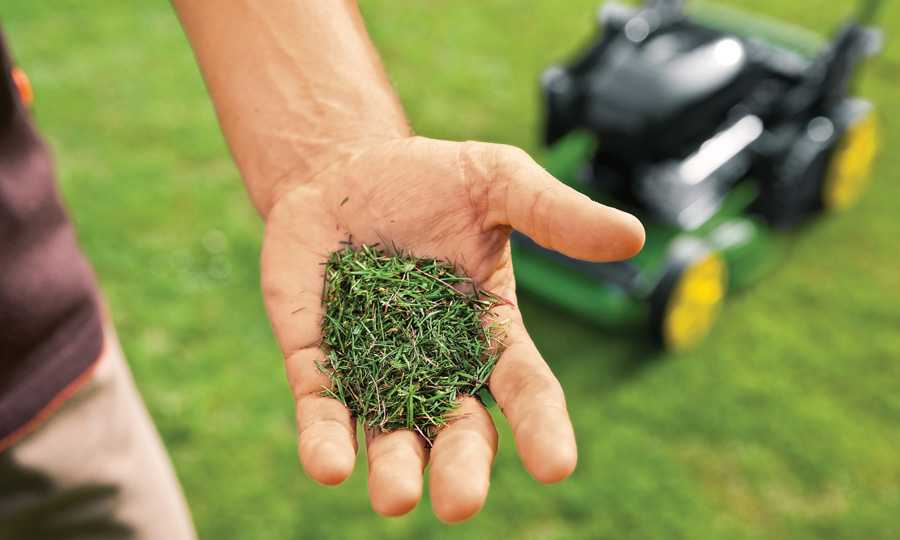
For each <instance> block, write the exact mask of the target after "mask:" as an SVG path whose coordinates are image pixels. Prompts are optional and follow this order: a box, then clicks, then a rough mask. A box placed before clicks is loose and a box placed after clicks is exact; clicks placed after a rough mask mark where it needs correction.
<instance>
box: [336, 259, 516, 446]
mask: <svg viewBox="0 0 900 540" xmlns="http://www.w3.org/2000/svg"><path fill="white" fill-rule="evenodd" d="M323 303H324V307H325V314H324V317H323V321H322V339H323V344H324V345H325V349H326V359H325V361H324V362H323V365H322V366H321V368H322V369H323V370H324V371H325V372H326V373H328V375H329V376H330V378H331V381H332V382H333V388H332V389H330V390H326V391H325V393H326V395H329V396H331V397H334V398H335V399H338V400H340V401H341V402H342V403H344V404H345V405H346V406H347V407H348V408H349V409H350V411H351V412H352V413H353V414H354V415H355V416H356V417H357V418H361V419H362V421H363V422H364V423H365V424H366V426H368V427H370V428H375V429H379V430H381V431H392V430H395V429H404V428H405V429H411V430H414V431H416V432H418V433H419V434H420V435H422V437H424V438H425V439H426V440H427V441H429V442H430V441H431V440H432V439H433V437H434V435H435V434H436V432H437V428H438V427H440V426H442V425H444V424H445V423H446V420H447V414H448V413H449V412H450V411H451V410H452V409H453V408H454V406H455V405H456V402H457V399H458V398H460V397H462V396H464V395H475V394H476V393H477V392H478V391H479V390H481V389H482V388H484V387H485V384H486V383H487V380H488V377H489V376H490V374H491V371H492V370H493V368H494V364H495V363H496V361H497V356H498V354H499V351H498V349H499V344H500V343H499V332H498V326H497V325H496V324H492V323H491V322H490V321H488V320H487V319H488V318H489V317H490V313H489V312H490V309H491V308H492V307H494V306H495V305H497V304H498V303H500V300H499V298H498V297H496V296H494V295H492V294H490V293H486V292H484V291H481V290H479V289H478V288H477V287H476V286H475V284H474V283H473V282H472V280H471V279H469V278H467V277H463V276H460V275H458V274H457V273H456V272H455V271H454V268H453V266H452V265H451V264H449V263H447V262H442V261H437V260H434V259H417V258H413V257H410V256H407V255H403V254H400V255H388V254H386V253H384V252H383V251H381V250H380V249H378V248H377V246H365V245H364V246H362V247H360V248H358V249H355V248H352V247H350V246H349V245H348V247H346V248H344V249H341V250H340V251H336V252H334V253H332V254H331V256H330V258H329V259H328V262H327V263H326V268H325V292H324V296H323Z"/></svg>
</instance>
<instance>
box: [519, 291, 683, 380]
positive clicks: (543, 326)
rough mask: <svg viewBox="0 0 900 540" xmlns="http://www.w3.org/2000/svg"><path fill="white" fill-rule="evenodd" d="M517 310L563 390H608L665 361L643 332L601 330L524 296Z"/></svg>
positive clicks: (569, 313)
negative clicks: (583, 388) (572, 388)
mask: <svg viewBox="0 0 900 540" xmlns="http://www.w3.org/2000/svg"><path fill="white" fill-rule="evenodd" d="M519 307H520V308H521V310H522V313H523V316H524V318H525V324H526V325H527V326H528V331H529V333H530V334H531V337H532V338H533V339H534V342H535V344H536V345H537V346H538V349H540V351H541V353H542V354H543V356H544V358H545V360H547V362H548V363H549V364H550V366H551V368H552V369H553V371H554V373H555V374H556V376H557V377H558V378H559V379H560V380H561V381H562V382H563V384H564V385H566V386H567V387H568V386H573V385H574V386H575V387H582V386H583V387H586V388H589V389H590V390H592V391H601V392H602V391H607V390H610V389H612V388H614V387H616V386H617V385H621V384H626V383H628V381H630V380H633V379H635V378H637V377H640V376H641V375H642V374H643V373H644V372H645V371H646V370H648V369H651V368H652V367H653V366H655V365H657V364H658V363H659V362H661V361H663V360H664V359H665V358H667V356H668V355H667V354H666V353H665V351H662V350H661V349H660V348H659V347H658V346H657V345H656V344H655V343H654V342H653V339H652V338H651V336H650V335H649V333H648V332H646V331H644V329H643V328H641V327H631V326H623V327H611V326H604V325H599V324H596V323H593V322H591V321H588V320H586V319H584V318H581V317H579V316H577V315H574V314H572V313H571V312H568V311H566V310H564V309H562V308H560V307H558V306H556V305H554V304H552V303H549V302H546V301H543V300H541V299H539V298H537V297H535V296H533V295H531V294H529V293H528V292H527V291H522V292H521V293H519Z"/></svg>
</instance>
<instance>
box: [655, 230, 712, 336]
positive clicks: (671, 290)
mask: <svg viewBox="0 0 900 540" xmlns="http://www.w3.org/2000/svg"><path fill="white" fill-rule="evenodd" d="M727 286H728V279H727V268H726V265H725V261H724V259H723V258H722V255H721V254H720V253H719V252H717V251H715V250H714V249H712V248H710V247H708V246H707V245H706V244H704V243H703V242H702V241H700V240H697V239H694V238H684V239H682V240H681V241H679V242H678V243H677V244H673V249H672V252H671V254H670V256H669V261H668V263H667V265H666V269H665V271H664V272H663V275H662V278H661V279H660V280H659V282H658V283H657V285H656V287H654V289H653V291H652V293H651V295H650V330H651V332H652V333H653V336H654V338H655V339H656V341H657V343H658V344H659V345H660V346H662V347H663V348H664V349H667V350H674V351H681V350H686V349H690V348H691V347H693V346H695V345H697V344H698V343H699V342H700V341H702V340H703V338H704V337H706V336H707V335H708V334H709V332H710V330H711V329H712V327H713V324H714V323H715V321H716V319H717V318H718V315H719V311H720V309H721V306H722V303H723V302H724V299H725V293H726V290H727Z"/></svg>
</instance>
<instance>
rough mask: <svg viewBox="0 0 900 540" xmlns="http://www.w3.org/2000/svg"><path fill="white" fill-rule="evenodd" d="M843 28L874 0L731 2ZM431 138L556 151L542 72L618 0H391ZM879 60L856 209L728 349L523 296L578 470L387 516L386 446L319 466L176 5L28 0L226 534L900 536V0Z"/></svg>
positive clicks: (98, 253)
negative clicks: (857, 3) (470, 515)
mask: <svg viewBox="0 0 900 540" xmlns="http://www.w3.org/2000/svg"><path fill="white" fill-rule="evenodd" d="M724 3H726V4H730V5H734V6H739V7H741V8H745V9H748V10H750V11H754V12H757V13H764V14H767V15H770V16H774V17H777V18H779V19H782V20H785V21H788V22H792V23H796V24H799V25H801V26H804V27H806V28H809V29H812V30H816V31H820V32H825V31H830V30H831V29H832V28H833V27H834V26H835V25H836V24H837V23H838V21H840V20H841V19H842V18H843V17H844V16H845V15H847V14H848V13H849V11H850V9H851V7H852V6H851V4H853V3H852V2H827V3H825V2H820V1H815V0H796V1H793V2H778V1H775V0H742V1H726V2H724ZM361 4H362V7H363V10H364V13H365V17H366V20H367V22H368V25H369V30H370V32H371V34H372V37H373V39H374V41H375V42H376V44H377V46H378V48H379V50H380V51H381V53H382V55H383V57H384V60H385V63H386V65H387V68H388V70H389V72H390V75H391V78H392V80H393V82H394V85H395V87H396V88H397V90H398V92H399V93H400V95H401V97H402V99H403V102H404V104H405V105H406V108H407V111H408V113H409V117H410V119H411V121H412V123H413V126H414V127H415V129H416V131H417V132H419V133H421V134H424V135H428V136H432V137H442V138H449V139H483V140H488V141H497V142H505V143H510V144H515V145H519V146H522V147H524V148H526V149H528V150H529V151H532V152H534V153H536V154H537V156H538V157H540V148H539V145H538V132H539V131H538V128H539V126H538V124H539V114H540V109H539V105H538V94H537V75H538V74H539V72H540V71H541V70H542V69H543V68H544V67H545V66H546V65H548V64H549V63H551V62H554V61H559V60H561V59H564V58H566V57H568V56H569V55H570V53H572V52H573V51H574V50H576V49H577V48H578V47H579V46H580V45H581V44H582V43H584V42H585V41H586V40H587V39H588V37H589V36H590V35H591V34H592V32H593V30H594V27H595V23H594V20H595V18H594V13H595V9H596V8H597V5H598V2H597V0H568V1H567V2H555V1H550V0H543V1H536V0H535V1H529V2H522V1H513V0H490V1H488V0H483V1H480V2H450V1H447V0H433V1H428V2H422V1H417V0H365V1H363V2H361ZM888 4H889V5H887V6H886V9H885V10H884V11H883V13H882V15H881V18H880V26H881V27H882V28H883V29H884V31H885V34H886V39H887V46H886V50H885V51H884V53H883V54H882V55H881V57H879V58H876V59H874V60H873V61H871V62H870V63H869V64H868V66H867V68H866V69H865V71H864V76H863V79H862V81H861V82H862V84H861V91H862V93H863V94H864V95H866V96H868V97H870V98H871V99H873V100H874V101H875V102H876V104H877V107H878V111H879V112H878V114H879V118H880V120H881V123H882V126H883V139H884V141H883V150H882V153H881V155H880V158H879V160H878V162H877V165H876V173H875V177H874V180H873V182H872V185H871V187H870V189H869V191H868V192H867V193H866V194H865V195H864V196H863V198H862V200H861V202H860V203H859V204H857V205H856V206H855V207H854V208H852V209H851V210H849V211H847V212H844V213H841V214H838V215H834V216H829V217H828V218H827V219H822V220H819V221H817V222H816V223H814V224H813V225H812V226H809V227H805V228H803V229H802V230H801V231H798V232H795V233H791V235H790V236H791V238H790V241H791V243H792V248H791V249H790V250H789V253H790V255H789V256H788V257H786V258H785V259H784V261H783V263H782V264H781V265H780V266H779V268H778V269H777V271H776V272H774V273H773V274H772V275H771V276H770V277H768V278H767V279H766V280H764V281H762V282H760V283H759V284H758V285H757V286H755V287H754V288H752V289H751V290H749V291H746V292H744V293H742V294H739V295H737V296H736V297H733V298H731V299H730V300H729V302H728V304H727V305H726V307H725V309H724V312H723V314H722V317H721V319H720V321H719V323H718V325H717V327H716V328H715V330H714V332H713V333H712V335H711V336H710V338H709V339H707V340H706V341H705V342H704V343H703V344H702V345H700V346H699V347H697V348H695V349H693V350H691V351H689V352H685V353H680V354H677V355H673V354H663V353H660V352H657V351H656V350H655V349H653V348H652V347H650V346H649V345H647V344H646V343H645V341H646V340H642V339H640V336H636V335H635V334H628V333H624V334H620V333H616V332H611V331H609V330H604V329H603V328H598V327H597V326H595V325H591V324H589V323H586V322H583V321H581V320H579V319H577V318H574V317H572V316H570V315H568V314H567V313H566V312H564V311H562V310H559V309H557V308H554V307H552V306H550V305H549V304H546V303H543V302H540V301H538V300H536V299H534V298H533V297H530V296H528V295H527V294H523V297H522V299H521V304H522V309H523V311H524V312H525V315H526V322H527V323H528V325H529V328H530V329H531V332H532V335H533V336H534V338H535V341H536V342H537V344H538V346H539V347H540V348H541V350H542V351H543V352H544V354H545V357H546V358H547V360H548V361H549V362H550V364H551V366H552V368H553V370H554V371H555V372H556V374H557V375H558V377H559V378H560V380H561V381H562V384H563V386H564V388H565V390H566V392H567V396H568V400H569V407H570V411H571V414H572V419H573V421H574V424H575V428H576V432H577V435H578V439H579V444H580V462H579V467H578V470H577V471H576V472H575V474H574V475H573V477H572V478H571V479H569V480H567V481H565V482H563V483H561V484H559V485H554V486H547V487H544V486H539V485H538V484H537V483H536V482H535V481H533V480H532V479H531V478H530V477H529V476H528V475H527V473H526V472H525V471H524V470H523V469H522V468H521V466H520V464H519V463H518V458H517V456H516V453H515V449H514V445H513V442H512V439H511V436H510V433H509V430H508V429H507V427H506V425H505V423H504V422H503V421H502V419H500V415H499V413H498V412H497V411H496V410H493V411H492V412H493V413H494V414H495V416H496V417H497V419H498V426H500V434H501V444H500V446H501V448H500V453H499V455H498V457H497V460H496V467H495V469H494V475H493V480H492V490H491V494H490V497H489V499H488V502H487V506H486V507H485V509H484V510H483V511H482V513H481V514H480V515H479V516H478V517H476V518H475V519H473V520H471V521H470V522H468V523H466V524H464V525H461V526H456V527H447V526H444V525H441V524H440V523H439V522H438V521H437V520H436V519H435V518H434V517H433V515H432V514H431V511H430V508H429V503H428V502H427V498H426V499H425V500H424V501H423V502H422V503H421V504H420V505H419V507H418V508H417V509H416V510H415V511H414V512H413V513H412V514H411V515H409V516H407V517H404V518H401V519H392V520H386V519H381V518H379V517H377V516H376V515H375V514H374V513H373V512H372V511H371V510H370V508H369V505H368V500H367V495H366V486H365V483H366V474H365V460H364V457H363V456H361V457H360V460H359V463H358V466H357V469H356V471H355V473H354V474H353V477H352V478H351V479H350V480H349V481H348V482H347V483H345V484H344V485H342V486H340V487H338V488H333V489H326V488H322V487H319V486H317V485H315V484H314V483H313V482H312V481H311V480H309V479H307V478H306V477H305V476H304V474H303V473H302V471H301V469H300V468H299V465H298V464H297V460H296V453H295V452H296V450H295V445H296V443H295V435H294V420H293V406H292V402H291V398H290V394H289V391H288V389H287V386H286V385H285V383H284V379H283V372H282V366H281V358H280V354H279V352H278V350H277V349H276V346H275V343H274V341H273V339H272V337H271V333H270V330H269V326H268V323H267V321H266V318H265V315H264V312H263V308H262V302H261V298H260V294H259V289H258V277H259V276H258V264H257V261H258V250H259V242H260V234H261V230H262V224H261V223H260V221H259V219H258V218H257V216H256V214H255V213H254V211H253V210H252V208H251V206H250V205H249V204H248V202H247V201H246V198H245V196H244V194H243V192H242V188H241V184H240V181H239V178H238V174H237V171H236V169H235V167H234V166H233V164H232V162H231V160H230V158H229V155H228V153H227V150H226V148H225V145H224V142H223V139H222V137H221V135H220V133H219V131H218V128H217V125H216V122H215V118H214V115H213V111H212V107H211V104H210V102H209V100H208V98H207V96H206V93H205V90H204V88H203V84H202V81H201V79H200V76H199V73H198V71H197V68H196V67H195V64H194V60H193V58H192V56H191V53H190V50H189V48H188V46H187V43H186V40H185V38H184V36H183V34H182V31H181V28H180V27H179V25H178V22H177V20H176V18H175V16H174V14H173V12H172V9H171V7H170V6H169V4H168V2H165V1H162V0H154V1H143V0H140V1H138V0H133V1H124V0H122V1H117V2H107V1H103V0H78V1H74V0H65V1H63V0H58V1H54V2H5V3H4V6H3V8H2V13H3V17H4V19H3V24H4V27H5V30H6V33H7V34H8V36H7V37H8V38H9V40H10V42H11V45H12V47H13V51H14V53H15V54H16V56H17V60H18V62H19V64H20V65H21V66H22V67H23V68H24V69H25V70H26V71H27V72H28V73H29V75H30V76H31V79H32V82H33V84H34V87H35V92H36V106H35V115H36V119H37V122H38V124H39V125H40V127H41V128H42V130H43V132H44V134H45V136H46V137H47V138H48V139H49V141H50V142H51V144H52V146H53V148H54V150H55V154H56V160H57V166H58V170H59V176H60V181H61V184H62V190H63V192H64V196H65V199H66V201H67V203H68V206H69V207H70V209H71V212H72V214H73V218H74V221H75V223H76V225H77V228H78V231H79V235H80V239H81V243H82V245H83V247H84V249H85V251H86V252H87V254H88V255H89V257H90V258H91V260H92V261H93V263H94V265H95V267H96V270H97V273H98V274H99V277H100V281H101V282H102V285H103V288H104V290H105V292H106V295H107V297H108V300H109V303H110V304H111V307H112V312H113V316H114V319H115V321H116V324H117V326H118V329H119V332H120V336H121V339H122V343H123V345H124V348H125V351H126V353H127V356H128V358H129V360H130V362H131V365H132V368H133V370H134V373H135V377H136V379H137V383H138V386H139V387H140V389H141V391H142V393H143V395H144V398H145V400H146V402H147V405H148V406H149V408H150V410H151V412H152V414H153V417H154V418H155V420H156V422H157V424H158V426H159V429H160V431H161V433H162V436H163V438H164V439H165V442H166V443H167V445H168V448H169V451H170V452H171V454H172V458H173V460H174V463H175V467H176V469H177V471H178V474H179V477H180V478H181V481H182V483H183V485H184V489H185V491H186V494H187V498H188V500H189V502H190V505H191V508H192V510H193V515H194V519H195V521H196V525H197V527H198V529H199V533H200V536H201V538H215V539H230V538H240V539H253V538H266V539H268V538H291V539H299V538H317V539H320V538H321V539H327V538H432V537H440V538H489V537H491V538H496V537H500V536H501V535H504V536H506V537H507V538H535V539H572V538H591V539H597V538H727V539H732V540H733V539H741V538H793V539H801V538H853V539H857V538H873V539H874V538H897V537H898V536H900V520H898V519H897V516H898V515H900V428H898V423H900V362H898V356H900V268H898V266H900V241H898V238H900V219H898V211H897V201H898V200H900V182H897V181H896V176H895V173H896V171H897V170H900V154H898V153H897V152H896V150H898V149H900V147H898V142H897V141H898V140H900V124H898V119H900V100H898V97H897V96H898V94H897V92H898V88H900V41H898V39H900V5H898V4H897V3H895V2H890V3H888Z"/></svg>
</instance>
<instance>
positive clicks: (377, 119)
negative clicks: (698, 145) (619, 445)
mask: <svg viewBox="0 0 900 540" xmlns="http://www.w3.org/2000/svg"><path fill="white" fill-rule="evenodd" d="M173 3H174V5H175V7H176V10H177V12H178V15H179V17H180V19H181V22H182V25H183V26H184V28H185V30H186V32H187V35H188V38H189V40H190V42H191V44H192V46H193V48H194V52H195V55H196V57H197V59H198V63H199V65H200V68H201V71H202V72H203V75H204V79H205V80H206V85H207V87H208V89H209V92H210V95H211V96H212V99H213V102H214V104H215V107H216V111H217V114H218V118H219V122H220V124H221V126H222V130H223V132H224V134H225V138H226V140H227V141H228V144H229V147H230V148H231V152H232V154H233V156H234V158H235V161H236V162H237V165H238V168H239V169H240V172H241V175H242V177H243V179H244V182H245V184H246V187H247V191H248V192H249V194H250V198H251V199H252V201H253V203H254V205H255V206H256V208H257V209H258V210H259V212H260V214H261V215H262V217H263V219H264V220H265V222H266V230H265V239H264V242H263V249H262V257H261V264H262V267H261V281H262V291H263V297H264V300H265V305H266V311H267V313H268V316H269V319H270V321H271V324H272V328H273V330H274V333H275V336H276V338H277V340H278V343H279V345H280V347H281V350H282V352H283V353H284V358H285V369H286V373H287V378H288V382H289V384H290V387H291V390H292V392H293V396H294V399H295V402H296V413H297V427H298V434H299V456H300V461H301V462H302V464H303V467H304V469H305V470H306V472H307V474H309V476H310V477H312V478H313V479H314V480H316V481H317V482H319V483H322V484H327V485H333V484H338V483H340V482H342V481H343V480H344V479H346V478H347V477H348V476H349V475H350V473H351V471H352V469H353V465H354V462H355V459H356V423H355V421H354V419H353V418H351V415H350V413H349V412H348V410H347V409H346V408H345V407H344V406H343V405H342V404H341V403H340V402H338V401H336V400H334V399H332V398H329V397H324V396H322V395H321V390H322V388H323V387H328V386H330V381H329V379H328V377H327V376H326V375H324V374H322V373H321V372H320V371H319V370H318V369H317V367H316V366H317V363H318V362H320V361H321V360H322V359H323V352H322V350H321V349H320V343H321V335H320V325H321V318H322V287H323V279H322V271H323V266H322V263H323V261H325V260H326V258H327V256H328V254H329V253H330V252H332V251H334V250H336V249H339V248H340V247H341V244H340V243H341V242H342V241H345V240H347V238H348V237H350V238H352V239H353V241H354V242H355V243H376V242H380V243H381V244H382V245H385V246H397V247H399V248H402V249H403V250H405V251H408V252H409V253H411V254H412V255H415V256H418V257H433V258H438V259H446V260H449V261H452V262H453V263H455V264H457V265H458V266H459V267H460V268H461V269H462V270H463V271H464V272H466V273H467V274H468V275H469V276H471V277H472V278H473V279H474V280H475V281H476V282H477V283H479V284H480V286H481V287H482V288H484V289H487V290H490V291H492V292H495V293H497V294H499V295H500V296H502V297H503V298H506V299H508V300H510V304H509V305H504V306H501V307H498V308H496V312H497V315H498V316H499V318H500V320H502V321H504V324H505V327H506V333H507V335H506V338H505V348H504V351H503V353H502V355H501V357H500V359H499V361H498V363H497V366H496V368H495V370H494V373H493V375H492V376H491V378H490V381H489V386H490V390H491V393H492V394H493V395H494V397H495V399H496V400H497V403H498V404H499V406H500V408H501V409H502V411H503V413H504V414H505V416H506V418H507V420H508V421H509V423H510V425H511V427H512V431H513V433H514V436H515V441H516V447H517V449H518V452H519V455H520V457H521V459H522V462H523V464H524V466H525V467H526V469H527V470H528V471H529V472H530V473H531V475H532V476H533V477H534V478H535V479H537V480H538V481H540V482H544V483H550V482H558V481H560V480H562V479H564V478H566V477H567V476H569V474H571V472H572V471H573V470H574V468H575V465H576V461H577V450H576V444H575V435H574V432H573V429H572V424H571V421H570V420H569V416H568V413H567V410H566V403H565V398H564V396H563V391H562V388H561V386H560V384H559V382H558V381H557V380H556V378H555V377H554V376H553V374H552V372H551V371H550V368H549V367H548V366H547V364H546V363H545V362H544V360H543V359H542V358H541V355H540V353H539V352H538V350H537V348H536V347H535V345H534V343H533V342H532V340H531V338H530V337H529V336H528V333H527V331H526V329H525V326H524V324H523V322H522V316H521V314H520V312H519V310H518V308H517V306H516V292H515V280H514V277H513V271H512V260H511V257H510V248H509V234H510V231H511V230H512V229H516V230H519V231H521V232H523V233H525V234H527V235H528V236H530V237H531V238H532V239H534V240H535V241H536V242H537V243H539V244H541V245H543V246H545V247H547V248H550V249H554V250H556V251H559V252H561V253H564V254H566V255H569V256H571V257H576V258H579V259H585V260H590V261H612V260H619V259H623V258H627V257H630V256H632V255H634V254H635V253H637V252H638V251H639V250H640V248H641V246H642V245H643V241H644V230H643V227H642V226H641V224H640V222H638V220H637V219H636V218H634V217H633V216H631V215H630V214H626V213H624V212H621V211H618V210H616V209H613V208H609V207H606V206H603V205H601V204H598V203H595V202H593V201H591V200H590V199H589V198H587V197H585V196H583V195H581V194H579V193H578V192H576V191H574V190H572V189H570V188H568V187H566V186H565V185H563V184H561V183H560V182H558V181H557V180H556V179H554V178H553V177H552V176H551V175H549V174H548V173H547V172H546V171H545V170H544V169H543V168H541V167H540V166H539V165H538V164H537V163H535V162H534V161H533V160H532V159H531V158H530V157H529V156H528V155H527V154H526V153H525V152H523V151H522V150H519V149H517V148H514V147H511V146H505V145H497V144H488V143H481V142H471V141H470V142H451V141H441V140H434V139H428V138H424V137H419V136H415V135H413V133H412V131H411V129H410V127H409V124H408V122H407V120H406V118H405V116H404V113H403V109H402V106H401V105H400V102H399V100H398V99H397V97H396V95H395V93H394V92H393V90H392V89H391V87H390V84H389V83H388V80H387V77H386V75H385V73H384V69H383V68H382V66H381V63H380V61H379V58H378V55H377V53H376V51H375V49H374V47H373V46H372V44H371V42H370V40H369V38H368V35H367V33H366V30H365V26H364V24H363V20H362V17H361V16H360V13H359V11H358V7H357V5H356V2H355V1H350V0H330V1H327V2H324V1H319V0H267V1H266V2H258V1H252V0H231V1H229V2H217V1H215V0H174V2H173ZM366 444H367V448H368V450H367V454H368V465H369V476H368V479H369V495H370V498H371V502H372V507H373V508H374V510H375V511H376V512H378V513H380V514H382V515H385V516H396V515H401V514H404V513H406V512H409V511H410V510H411V509H412V508H414V507H415V505H416V504H417V503H418V501H419V499H420V498H421V495H422V485H423V472H424V470H425V466H426V464H430V468H429V482H430V493H431V500H432V507H433V510H434V512H435V514H436V515H437V517H438V518H439V519H441V520H443V521H445V522H458V521H462V520H465V519H467V518H469V517H471V516H473V515H474V514H475V513H477V512H478V510H480V509H481V507H482V506H483V504H484V501H485V498H486V497H487V492H488V485H489V482H490V468H491V462H492V461H493V458H494V455H495V453H496V451H497V432H496V430H495V428H494V425H493V423H492V421H491V417H490V415H489V414H488V413H487V411H486V410H485V409H484V407H483V406H482V405H481V403H480V402H478V401H477V400H476V399H474V398H465V399H463V400H462V401H461V402H460V404H459V407H458V410H457V411H456V413H455V415H454V419H453V420H452V421H451V422H450V423H449V425H448V426H447V427H445V428H444V429H443V430H442V431H441V432H440V434H439V435H438V436H437V438H436V439H435V441H434V446H433V447H432V448H431V449H430V450H428V449H426V446H425V444H424V441H423V440H422V438H421V437H419V436H418V435H416V434H414V433H412V432H410V431H405V430H400V431H394V432H392V433H389V434H384V433H374V432H369V433H367V434H366Z"/></svg>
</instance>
